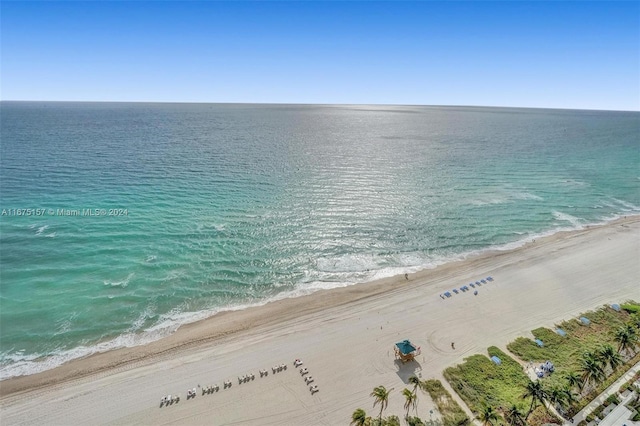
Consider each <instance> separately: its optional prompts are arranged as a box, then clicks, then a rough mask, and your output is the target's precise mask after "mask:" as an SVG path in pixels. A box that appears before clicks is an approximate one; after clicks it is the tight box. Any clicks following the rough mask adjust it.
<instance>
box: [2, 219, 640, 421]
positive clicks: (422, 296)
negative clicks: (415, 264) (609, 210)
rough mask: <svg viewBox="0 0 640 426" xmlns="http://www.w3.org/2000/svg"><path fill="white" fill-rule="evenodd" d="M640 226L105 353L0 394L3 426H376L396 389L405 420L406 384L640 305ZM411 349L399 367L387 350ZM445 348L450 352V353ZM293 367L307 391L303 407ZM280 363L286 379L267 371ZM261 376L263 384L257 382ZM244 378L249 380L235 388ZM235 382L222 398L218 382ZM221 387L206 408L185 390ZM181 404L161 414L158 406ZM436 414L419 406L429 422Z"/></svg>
mask: <svg viewBox="0 0 640 426" xmlns="http://www.w3.org/2000/svg"><path fill="white" fill-rule="evenodd" d="M488 275H491V276H493V277H494V278H495V281H494V282H493V283H489V284H486V285H483V286H482V287H481V288H479V294H478V295H477V296H474V295H473V293H472V292H467V293H461V294H458V295H454V296H453V297H452V298H451V299H447V300H442V299H441V298H440V297H439V294H441V293H443V292H444V291H447V290H451V289H452V288H458V287H460V286H462V285H464V284H468V283H469V282H471V281H476V280H477V279H479V278H482V277H486V276H488ZM639 281H640V218H637V217H636V218H629V219H626V220H621V221H617V222H615V223H612V224H609V225H606V226H602V227H595V228H591V229H588V230H584V231H577V232H571V233H561V234H557V235H554V236H552V237H549V238H544V239H540V240H536V242H535V243H532V244H529V245H527V246H525V247H523V248H519V249H516V250H513V251H509V252H497V253H488V254H485V255H482V256H479V257H476V258H474V259H469V260H466V261H463V262H454V263H451V264H448V265H444V266H443V267H439V268H437V269H436V270H430V271H423V272H421V273H419V274H414V275H411V276H410V280H409V281H405V279H404V277H396V278H391V279H386V280H381V281H379V282H375V283H368V284H362V285H357V286H352V287H348V288H343V289H336V290H330V291H324V292H319V293H316V294H313V295H311V296H307V297H303V298H298V299H292V300H284V301H280V302H276V303H272V304H268V305H266V306H263V307H260V308H254V309H249V310H246V311H241V312H233V313H228V314H224V315H219V316H216V317H213V318H211V319H209V320H206V321H203V322H201V323H197V324H194V325H191V326H188V327H183V329H181V330H179V331H178V332H177V333H176V334H175V335H173V336H171V337H169V338H167V339H163V340H162V341H160V342H156V343H154V344H151V345H147V346H144V347H139V348H133V349H127V350H120V351H112V352H109V353H106V354H101V355H96V356H93V357H90V358H87V359H84V360H78V361H74V362H71V363H69V364H67V365H64V366H62V367H60V368H58V369H55V370H51V371H48V372H44V373H41V374H38V375H33V376H28V377H24V378H17V379H11V380H6V381H3V382H1V383H0V393H1V394H2V399H1V400H0V408H1V410H2V411H1V413H0V416H1V417H0V423H1V424H2V425H15V424H47V425H49V424H61V425H63V424H64V425H69V424H103V423H108V424H154V425H161V424H185V425H186V424H189V425H191V424H194V425H195V424H213V425H223V424H242V425H331V426H333V425H346V424H348V423H349V420H350V417H351V413H353V411H354V410H355V409H356V408H359V407H360V408H363V409H365V410H366V411H367V413H368V414H370V415H377V413H378V409H377V408H376V409H374V408H373V407H372V405H373V399H372V398H371V397H370V396H369V394H370V392H371V391H372V389H373V388H374V387H375V386H377V385H384V386H386V387H387V388H394V390H393V391H392V393H391V397H390V400H389V408H388V410H387V411H386V412H385V413H386V414H396V415H398V416H399V417H402V416H403V415H404V408H403V404H404V398H403V397H402V395H401V394H400V391H401V390H402V389H403V388H404V387H408V385H406V379H407V378H408V377H409V376H410V375H412V374H413V373H414V370H415V372H416V373H419V374H420V375H421V377H422V378H432V377H434V378H439V379H441V378H442V376H441V372H442V370H443V369H444V368H446V367H447V366H449V365H453V364H455V363H458V362H460V361H462V359H463V358H464V357H467V356H469V355H472V354H474V353H486V352H485V351H486V348H487V347H488V346H490V345H497V346H500V347H504V346H505V345H506V344H507V343H508V342H509V341H511V340H513V339H514V338H516V337H517V336H521V335H525V336H529V335H530V334H529V330H532V329H534V328H536V327H539V326H552V325H553V324H554V323H556V322H559V321H561V320H564V319H569V318H571V317H574V316H576V315H578V314H579V313H581V312H584V311H586V310H591V309H595V308H597V307H599V306H601V305H603V304H610V303H615V302H622V301H625V300H628V299H635V300H640V285H639V284H638V283H639ZM405 338H409V339H411V340H412V341H413V342H414V343H416V344H417V345H419V346H421V347H422V355H421V356H419V357H418V359H417V363H412V364H411V363H410V364H406V365H405V366H402V367H400V368H399V367H398V365H397V364H396V363H395V362H394V356H393V345H394V343H395V342H397V341H400V340H403V339H405ZM451 342H455V346H456V349H455V350H452V349H451ZM295 358H301V359H302V360H303V361H304V366H305V367H307V368H308V369H309V371H310V374H311V375H312V376H313V377H314V378H315V383H316V384H317V385H318V387H319V389H320V391H319V392H318V393H316V394H315V395H311V394H310V392H309V390H308V386H306V385H305V383H304V381H303V379H302V377H301V376H300V374H299V373H298V372H297V370H296V369H294V368H293V366H292V362H293V360H294V359H295ZM280 363H286V364H287V365H288V369H287V371H284V372H281V373H276V374H272V373H271V370H270V367H271V366H272V365H274V364H280ZM262 368H265V369H269V376H268V377H266V378H260V377H259V375H258V370H259V369H262ZM249 372H253V373H255V374H256V378H255V380H253V381H251V382H249V383H246V384H241V385H239V384H238V381H237V376H239V375H243V374H245V373H249ZM226 379H231V380H233V386H232V388H231V389H227V390H223V389H222V382H223V381H224V380H226ZM214 383H218V384H219V385H220V387H221V389H220V391H219V392H218V393H216V394H213V395H205V396H202V395H201V392H200V389H198V396H197V397H196V398H195V399H191V400H189V401H187V400H186V390H187V389H188V388H192V387H196V386H197V385H198V384H200V385H202V386H206V385H211V384H214ZM175 393H180V394H181V396H182V400H181V401H180V403H178V404H174V405H173V406H169V407H163V408H159V402H160V398H161V397H162V396H163V395H166V394H175ZM432 408H433V404H432V403H431V401H430V400H429V398H428V396H427V395H425V394H420V395H419V397H418V414H419V415H420V416H421V417H423V418H426V419H428V418H429V417H430V415H429V410H430V409H432Z"/></svg>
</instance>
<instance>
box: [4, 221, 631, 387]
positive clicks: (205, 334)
mask: <svg viewBox="0 0 640 426" xmlns="http://www.w3.org/2000/svg"><path fill="white" fill-rule="evenodd" d="M633 225H636V226H637V225H640V216H635V215H634V216H628V217H623V218H619V219H616V220H613V221H611V222H608V223H605V224H602V225H585V227H584V228H583V229H580V230H569V231H558V232H556V233H553V234H551V235H548V236H544V237H540V238H535V239H533V241H531V242H525V243H523V245H521V246H519V247H517V248H514V249H508V250H500V249H493V250H488V251H486V252H483V253H480V254H476V255H472V256H469V257H467V258H465V259H462V260H454V261H450V262H447V263H445V264H442V265H439V266H437V267H435V268H431V269H422V270H420V271H418V272H414V273H411V274H410V275H409V280H408V281H407V280H405V278H404V276H403V275H397V276H392V277H387V278H382V279H378V280H375V281H370V282H365V283H360V284H354V285H349V286H345V287H337V288H331V289H327V290H318V291H316V292H313V293H311V294H308V295H303V296H299V297H293V298H283V299H279V300H275V301H271V302H267V303H266V304H264V305H260V306H255V307H249V308H246V309H242V310H229V311H222V312H220V313H217V314H215V315H213V316H211V317H208V318H205V319H203V320H199V321H196V322H193V323H189V324H185V325H182V326H180V327H179V329H178V330H176V331H175V332H174V333H173V334H171V335H169V336H166V337H163V338H161V339H159V340H156V341H153V342H150V343H147V344H144V345H140V346H133V347H128V348H119V349H113V350H109V351H106V352H101V353H96V354H93V355H90V356H87V357H84V358H78V359H73V360H71V361H68V362H66V363H64V364H62V365H60V366H58V367H55V368H53V369H49V370H45V371H43V372H40V373H35V374H31V375H26V376H16V377H11V378H7V379H5V380H2V381H0V398H5V397H8V396H12V395H14V394H19V393H22V392H29V391H33V390H37V389H42V388H45V387H48V386H57V385H61V384H64V383H67V382H71V381H74V380H78V379H82V378H85V377H88V376H90V375H94V374H98V373H107V374H108V373H109V371H111V370H114V369H118V370H121V369H129V368H135V367H140V366H146V365H150V364H152V363H154V362H156V361H158V360H161V359H168V358H172V357H174V356H176V355H177V356H179V355H180V354H181V353H184V352H186V351H188V350H190V349H193V348H195V347H200V346H201V345H210V344H213V343H216V342H218V341H221V340H223V339H228V338H231V337H233V336H235V335H238V334H240V333H245V332H251V331H252V330H254V331H255V330H260V329H268V328H271V327H274V326H277V325H280V324H282V323H286V322H289V321H293V320H295V319H297V318H300V317H302V316H308V315H313V314H318V313H321V312H322V311H324V310H327V309H330V308H338V307H341V306H344V305H349V304H356V303H362V302H365V301H366V300H367V299H370V298H375V297H381V296H382V297H384V296H385V295H387V294H388V295H395V294H397V293H398V292H402V291H404V290H407V289H411V288H415V287H417V286H426V290H427V291H430V290H436V289H437V288H438V283H439V282H440V281H442V280H443V279H445V278H448V277H450V276H451V274H459V275H463V273H464V272H468V271H470V270H473V269H484V268H485V267H486V266H488V264H490V263H493V262H496V261H499V260H500V259H503V258H508V257H513V256H515V255H518V254H526V253H527V252H529V251H533V250H540V249H542V248H544V247H545V246H547V245H549V244H553V243H555V242H558V241H563V240H569V239H572V238H576V237H579V236H582V235H585V234H588V233H592V232H594V231H596V230H599V229H600V230H605V229H608V228H615V227H628V226H633ZM478 278H480V277H478ZM464 284H467V283H466V282H464V280H460V285H464ZM433 293H434V294H433V296H434V297H436V298H438V299H440V298H439V294H440V293H441V292H438V291H433ZM456 297H466V295H462V294H461V295H457V296H456V295H454V299H455V298H456ZM446 302H449V300H445V301H443V303H446Z"/></svg>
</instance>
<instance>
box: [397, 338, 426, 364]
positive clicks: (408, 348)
mask: <svg viewBox="0 0 640 426" xmlns="http://www.w3.org/2000/svg"><path fill="white" fill-rule="evenodd" d="M393 349H394V351H395V354H396V359H399V360H400V361H402V362H408V361H413V358H415V357H416V355H420V348H419V347H418V348H416V347H415V346H414V345H413V344H412V343H411V342H410V341H408V340H403V341H402V342H398V343H396V345H395V346H394V348H393Z"/></svg>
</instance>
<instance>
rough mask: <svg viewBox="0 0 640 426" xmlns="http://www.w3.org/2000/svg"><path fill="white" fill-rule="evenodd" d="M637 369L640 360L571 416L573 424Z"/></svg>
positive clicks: (582, 418)
mask: <svg viewBox="0 0 640 426" xmlns="http://www.w3.org/2000/svg"><path fill="white" fill-rule="evenodd" d="M638 371H640V362H639V363H637V364H636V365H634V366H633V367H631V369H630V370H629V371H627V372H626V373H624V374H623V375H622V376H621V377H620V378H619V379H618V380H616V381H615V382H613V384H612V385H611V386H609V387H608V388H607V389H605V390H604V392H602V393H601V394H600V395H598V397H597V398H596V399H594V400H593V401H591V402H590V403H589V404H587V406H586V407H584V408H583V409H582V410H580V411H579V412H578V413H577V414H576V415H575V416H574V417H573V424H574V425H577V424H578V423H580V422H581V421H582V420H584V419H585V418H586V417H587V416H588V415H589V414H590V413H591V412H592V411H593V410H595V409H596V408H598V407H599V406H600V405H602V403H603V402H604V401H605V400H606V399H607V398H608V397H609V396H611V395H613V394H614V393H616V392H618V389H620V386H622V384H623V383H625V382H627V381H629V380H631V378H632V377H633V375H634V374H636V373H637V372H638ZM565 424H567V425H570V424H571V423H565ZM628 424H630V423H628Z"/></svg>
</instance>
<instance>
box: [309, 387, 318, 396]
mask: <svg viewBox="0 0 640 426" xmlns="http://www.w3.org/2000/svg"><path fill="white" fill-rule="evenodd" d="M309 390H310V391H311V395H313V394H314V393H316V392H318V390H319V389H318V385H313V386H310V387H309Z"/></svg>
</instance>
